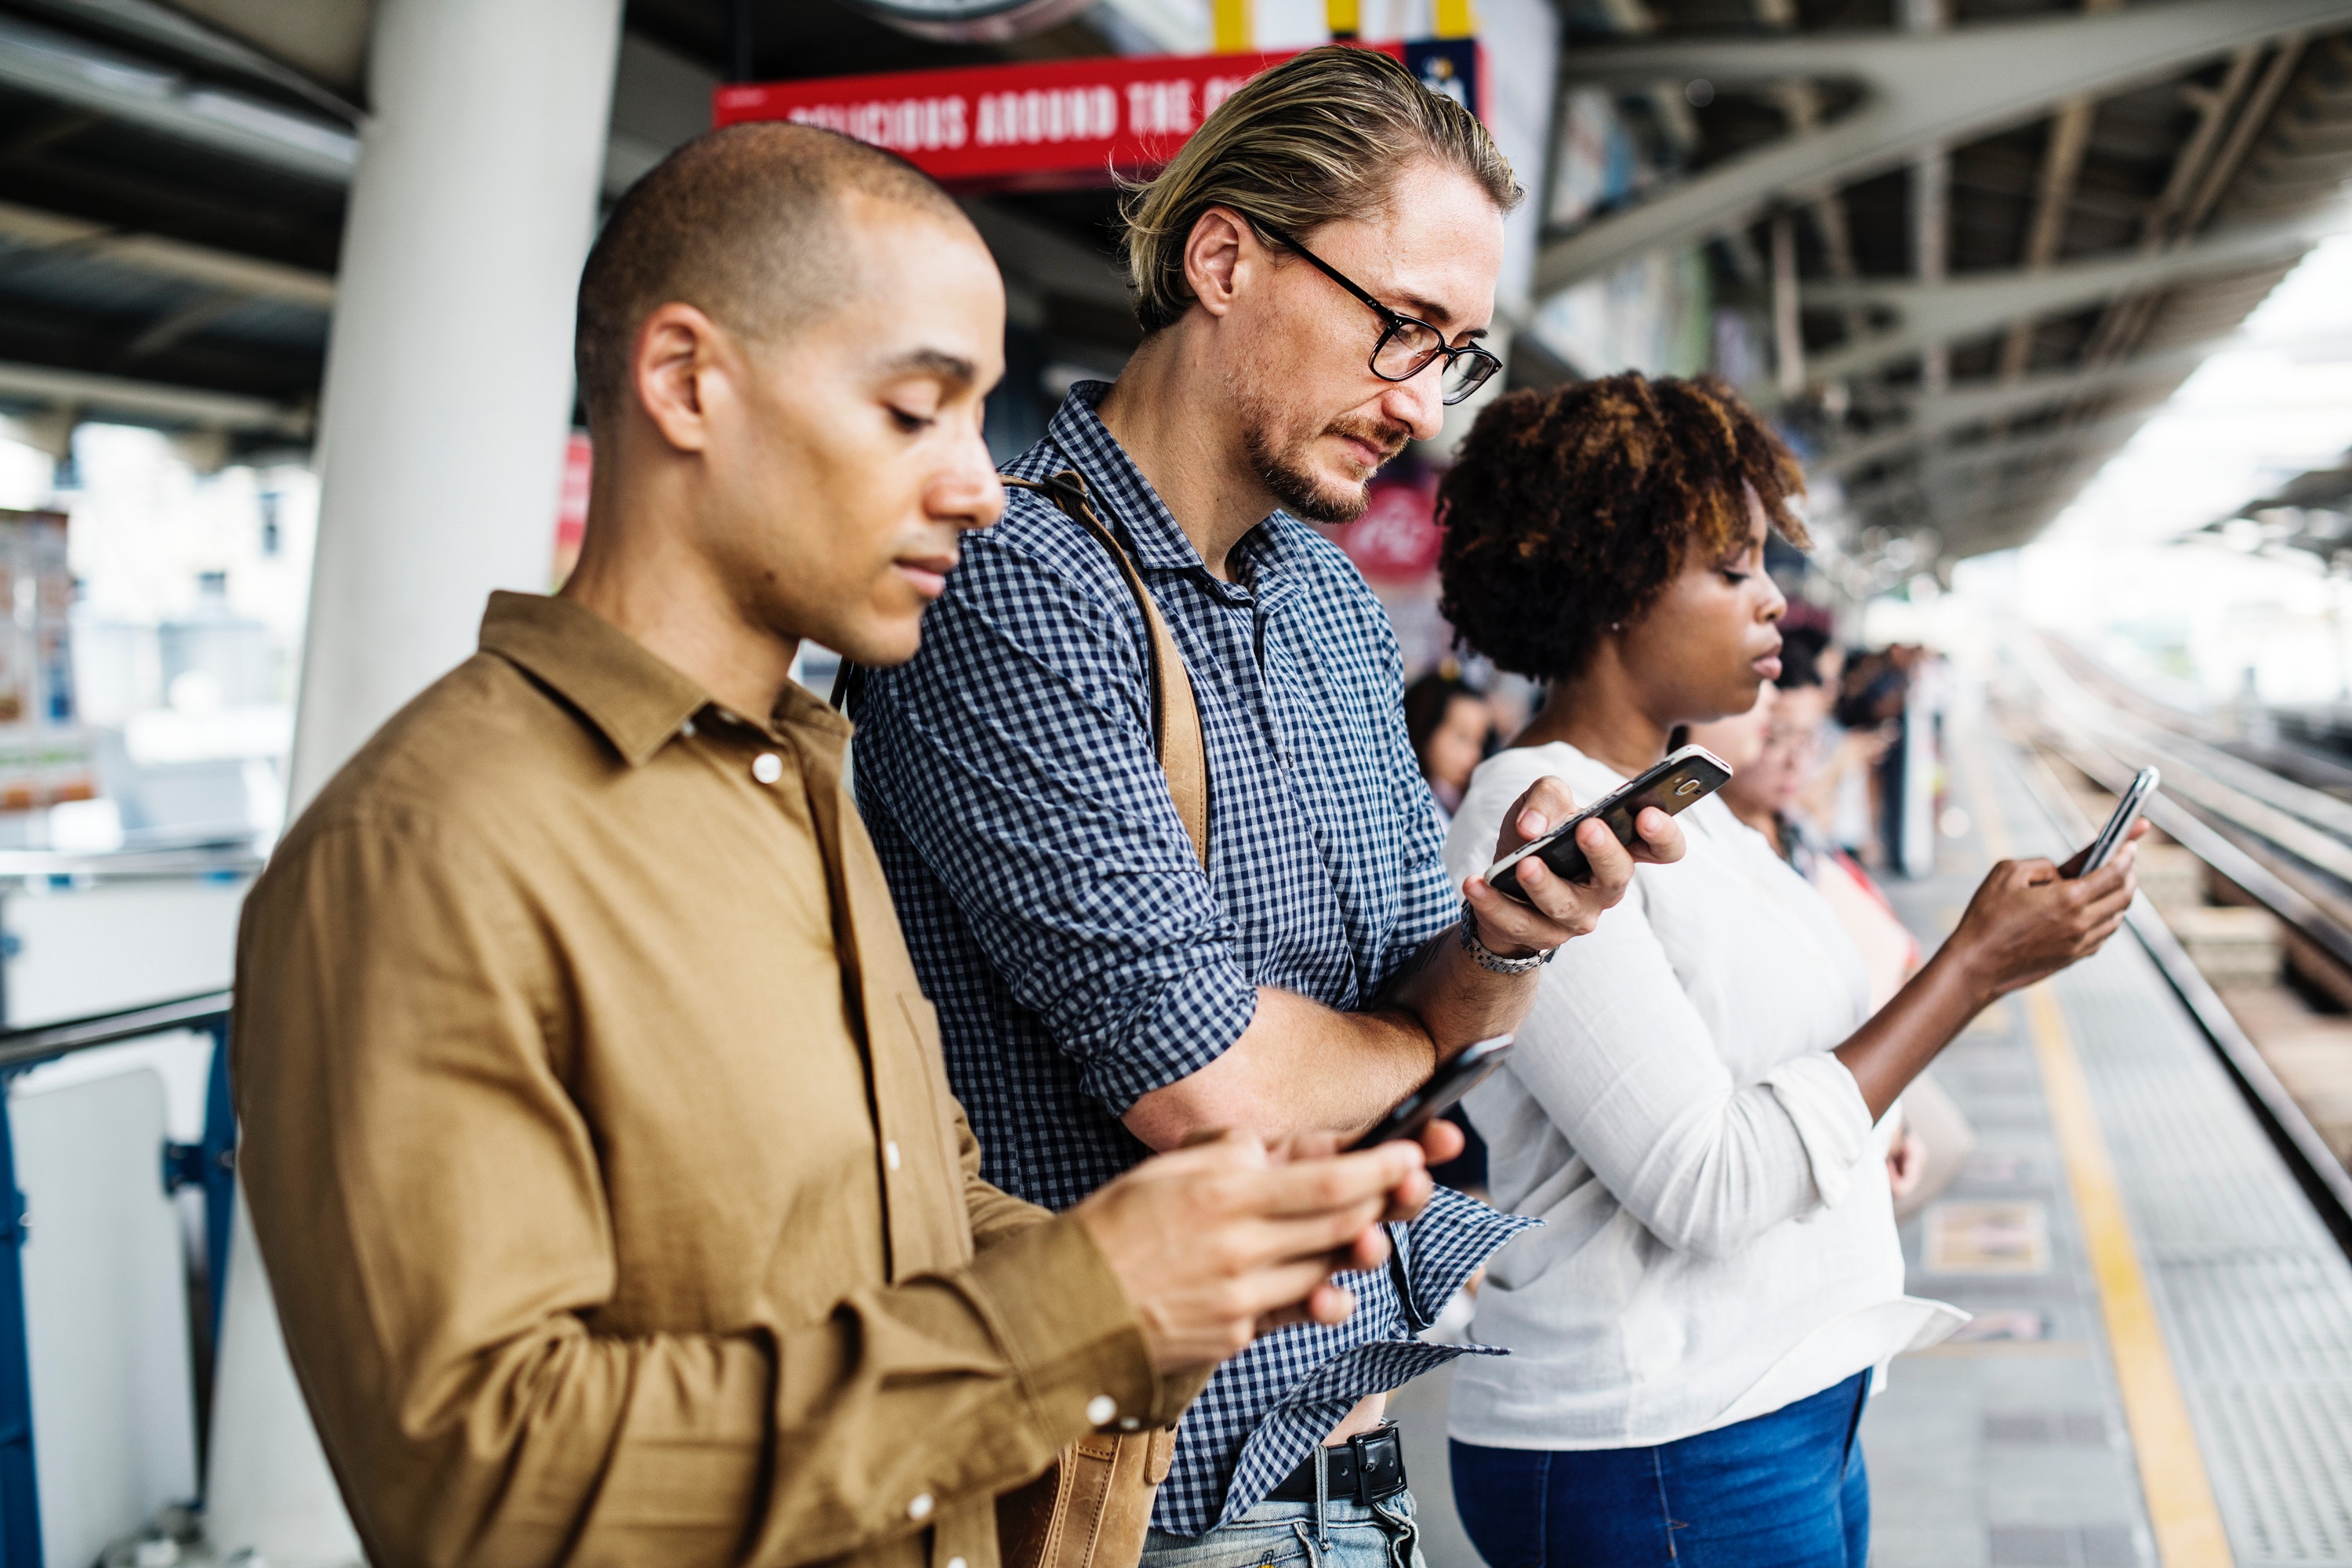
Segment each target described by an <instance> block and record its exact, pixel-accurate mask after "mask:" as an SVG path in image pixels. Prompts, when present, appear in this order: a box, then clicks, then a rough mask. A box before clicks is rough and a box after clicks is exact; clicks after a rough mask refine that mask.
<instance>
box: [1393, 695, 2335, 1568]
mask: <svg viewBox="0 0 2352 1568" xmlns="http://www.w3.org/2000/svg"><path fill="white" fill-rule="evenodd" d="M1946 763H1947V770H1948V784H1949V800H1950V804H1951V805H1952V806H1954V807H1956V808H1957V809H1958V811H1959V812H1961V813H1964V814H1965V818H1966V826H1965V828H1964V830H1963V831H1961V832H1959V833H1958V834H1957V835H1952V836H1948V837H1944V838H1943V840H1942V846H1941V850H1940V853H1939V857H1938V864H1937V874H1936V875H1935V876H1933V877H1930V878H1927V879H1918V880H1914V881H1910V882H1905V883H1898V884H1896V885H1895V886H1894V887H1893V888H1892V889H1890V895H1891V896H1892V898H1893V899H1894V900H1895V903H1896V905H1897V907H1898V909H1899V910H1900V912H1901V913H1902V914H1903V916H1904V918H1905V919H1906V921H1908V922H1909V923H1910V924H1911V925H1912V927H1913V928H1914V930H1916V931H1917V932H1918V933H1919V934H1920V937H1921V939H1922V941H1923V942H1930V943H1932V942H1934V941H1936V940H1937V939H1939V938H1940V937H1941V936H1942V935H1943V933H1944V932H1946V931H1948V930H1949V929H1950V928H1951V927H1952V925H1953V924H1955V923H1956V922H1957V921H1958V918H1959V915H1960V911H1961V909H1962V908H1963V906H1964V905H1965V904H1966V902H1967V900H1968V896H1969V892H1970V891H1971V890H1972V889H1974V887H1975V885H1976V883H1977V881H1978V880H1979V879H1980V878H1981V877H1982V876H1983V874H1984V871H1985V869H1986V868H1988V867H1989V866H1990V864H1991V863H1992V862H1993V861H1994V860H1997V859H2000V858H2006V857H2011V856H2025V855H2050V856H2053V858H2054V857H2063V855H2064V854H2067V853H2070V852H2071V851H2072V850H2073V848H2074V847H2075V845H2076V844H2077V843H2078V842H2079V840H2080V838H2081V837H2084V836H2086V832H2087V830H2086V829H2085V828H2084V826H2083V825H2082V823H2081V821H2080V820H2079V817H2078V815H2077V813H2076V812H2075V809H2074V806H2073V805H2072V803H2071V801H2070V799H2069V797H2068V795H2066V793H2065V791H2064V790H2063V789H2062V788H2060V787H2059V785H2058V783H2057V781H2056V780H2055V779H2054V778H2053V776H2052V775H2051V774H2050V773H2049V771H2048V770H2047V768H2046V766H2045V764H2044V763H2042V761H2041V760H2040V759H2039V757H2038V756H2037V755H2036V754H2035V753H2034V752H2032V751H2031V750H2029V749H2027V748H2026V747H2024V746H2023V745H2021V744H2020V743H2017V742H2012V741H2011V739H2010V738H2008V737H2007V736H2006V735H2005V734H2003V733H2001V732H2000V731H1997V730H1996V729H1994V728H1992V727H1991V725H1990V721H1982V720H1979V721H1976V722H1958V721H1956V722H1955V723H1954V724H1953V725H1952V726H1951V727H1950V731H1949V733H1948V736H1947V750H1946ZM1951 826H1956V827H1958V826H1961V824H1960V822H1959V820H1958V819H1954V820H1953V822H1952V823H1951ZM2201 984H2202V982H2201V981H2200V980H2199V979H2198V978H2196V975H2195V972H2194V971H2193V970H2189V969H2188V968H2187V966H2186V963H2185V961H2184V960H2183V959H2182V958H2181V955H2180V951H2179V947H2178V945H2177V944H2173V943H2171V941H2170V938H2169V936H2168V934H2167V932H2166V931H2165V928H2164V926H2163V925H2162V923H2161V921H2159V920H2158V917H2157V915H2156V913H2155V911H2154V910H2153V909H2152V908H2149V907H2147V905H2146V903H2145V900H2143V903H2142V906H2141V908H2140V909H2139V910H2137V911H2136V913H2135V917H2134V924H2133V926H2132V927H2131V928H2129V929H2127V930H2126V931H2125V932H2123V933H2120V934H2119V935H2118V936H2117V938H2116V941H2114V942H2111V943H2109V944H2108V946H2107V948H2106V949H2105V951H2104V952H2101V953H2100V954H2099V955H2098V957H2096V958H2095V959H2094V960H2092V961H2090V962H2088V963H2084V964H2082V965H2079V966H2077V967H2076V968H2075V969H2074V970H2072V971H2070V972H2068V973H2065V974H2063V975H2061V976H2059V977H2058V978H2057V979H2056V980H2055V981H2053V982H2051V983H2048V984H2043V985H2040V986H2036V987H2033V988H2032V989H2030V990H2028V991H2025V992H2022V993H2020V994H2016V995H2013V996H2011V997H2009V998H2006V999H2005V1000H2003V1001H2002V1002H2000V1004H1998V1005H1995V1006H1994V1007H1993V1008H1991V1009H1990V1010H1989V1011H1988V1012H1987V1013H1986V1014H1984V1015H1983V1016H1981V1017H1980V1018H1979V1019H1978V1021H1977V1022H1976V1023H1975V1024H1974V1025H1973V1026H1971V1027H1970V1028H1969V1030H1968V1032H1967V1033H1966V1034H1965V1035H1963V1036H1962V1037H1961V1038H1960V1039H1959V1040H1958V1041H1956V1042H1955V1043H1954V1044H1953V1045H1952V1047H1950V1048H1949V1049H1948V1051H1947V1052H1946V1053H1945V1055H1944V1057H1943V1058H1941V1060H1940V1062H1939V1063H1938V1065H1937V1069H1936V1073H1937V1079H1938V1081H1939V1082H1940V1083H1941V1084H1942V1086H1943V1087H1944V1088H1945V1089H1947V1090H1948V1091H1949V1093H1950V1094H1951V1096H1952V1097H1953V1099H1954V1100H1957V1101H1958V1104H1959V1106H1960V1108H1961V1110H1964V1111H1965V1112H1966V1113H1967V1115H1968V1118H1969V1121H1970V1122H1971V1123H1972V1124H1973V1126H1974V1128H1975V1131H1976V1138H1977V1142H1976V1145H1975V1148H1974V1150H1973V1152H1971V1153H1970V1155H1969V1159H1968V1162H1967V1164H1966V1166H1965V1168H1964V1170H1963V1171H1962V1172H1961V1173H1960V1175H1959V1176H1958V1179H1957V1180H1956V1181H1955V1182H1954V1183H1953V1184H1952V1185H1951V1186H1950V1187H1949V1188H1948V1190H1947V1191H1945V1192H1944V1193H1943V1194H1941V1195H1940V1196H1939V1197H1938V1198H1937V1200H1936V1201H1935V1202H1934V1203H1932V1204H1930V1205H1927V1207H1926V1208H1925V1209H1924V1210H1923V1211H1922V1212H1921V1213H1920V1214H1919V1215H1916V1216H1915V1217H1913V1218H1912V1219H1911V1220H1909V1221H1908V1222H1906V1225H1905V1226H1904V1228H1903V1242H1904V1251H1905V1258H1906V1264H1907V1267H1908V1272H1909V1289H1911V1291H1912V1292H1913V1293H1914V1294H1916V1295H1923V1296H1931V1297H1935V1298H1937V1299H1940V1300H1947V1301H1950V1302H1953V1303H1955V1304H1956V1305H1958V1306H1960V1307H1962V1308H1965V1309H1966V1310H1969V1311H1970V1312H1972V1313H1974V1314H1976V1317H1975V1320H1974V1321H1972V1322H1971V1323H1970V1324H1969V1326H1968V1328H1967V1329H1965V1330H1963V1331H1962V1332H1961V1335H1960V1336H1959V1337H1958V1338H1957V1339H1955V1340H1954V1341H1953V1342H1948V1343H1946V1344H1943V1345H1940V1346H1937V1347H1936V1348H1935V1349H1933V1350H1929V1351H1927V1352H1921V1353H1919V1354H1916V1355H1910V1356H1906V1357H1903V1358H1901V1359H1900V1360H1898V1361H1897V1362H1896V1363H1895V1364H1894V1366H1893V1367H1892V1368H1891V1369H1890V1372H1889V1375H1888V1377H1887V1379H1886V1383H1885V1387H1884V1389H1883V1390H1882V1391H1881V1393H1880V1394H1879V1395H1878V1397H1877V1398H1875V1399H1874V1400H1873V1401H1872V1404H1871V1406H1870V1410H1869V1414H1868V1415H1867V1416H1866V1418H1865V1420H1864V1428H1863V1434H1864V1445H1865V1451H1866V1453H1867V1455H1868V1459H1869V1464H1870V1469H1871V1483H1872V1486H1871V1491H1872V1509H1873V1515H1874V1519H1873V1549H1872V1553H1871V1562H1872V1563H1873V1565H1874V1568H2044V1565H2047V1568H2138V1565H2146V1568H2221V1565H2225V1564H2234V1565H2236V1568H2273V1565H2280V1568H2284V1565H2285V1564H2290V1563H2294V1564H2305V1563H2352V1265H2347V1260H2346V1255H2345V1252H2344V1249H2343V1247H2341V1246H2339V1244H2338V1242H2337V1239H2336V1234H2335V1233H2334V1232H2332V1231H2331V1228H2330V1226H2329V1224H2328V1223H2327V1221H2326V1219H2325V1218H2323V1210H2322V1209H2321V1208H2320V1207H2319V1206H2317V1205H2315V1203H2314V1201H2313V1199H2312V1197H2311V1196H2309V1195H2307V1193H2306V1187H2305V1180H2308V1179H2309V1178H2308V1177H2307V1176H2306V1177H2305V1178H2303V1179H2299V1177H2298V1174H2297V1167H2296V1166H2295V1164H2294V1163H2292V1161H2291V1159H2290V1158H2289V1157H2288V1154H2291V1153H2292V1151H2291V1150H2290V1151H2289V1152H2288V1153H2285V1154H2283V1152H2282V1147H2281V1141H2282V1139H2283V1137H2284V1134H2283V1133H2282V1132H2281V1131H2279V1130H2278V1128H2277V1126H2276V1123H2275V1121H2269V1120H2266V1119H2265V1118H2264V1117H2263V1115H2260V1114H2258V1113H2257V1110H2255V1108H2254V1103H2253V1102H2252V1100H2250V1097H2249V1095H2248V1094H2247V1093H2246V1092H2245V1091H2244V1090H2242V1088H2241V1085H2240V1082H2239V1081H2238V1080H2237V1079H2235V1078H2233V1076H2232V1072H2231V1068H2230V1067H2229V1066H2228V1065H2227V1063H2226V1060H2225V1058H2224V1056H2223V1055H2222V1054H2221V1052H2220V1051H2218V1050H2217V1048H2216V1044H2215V1041H2214V1039H2213V1038H2212V1037H2211V1036H2210V1033H2209V1028H2210V1022H2211V1018H2212V1013H2211V1009H2212V1008H2214V1007H2215V1006H2217V1005H2218V1003H2217V1002H2216V1001H2215V999H2214V997H2213V995H2212V994H2211V993H2210V990H2209V991H2205V992H2203V993H2201V994H2200V992H2199V990H2198V988H2199V987H2200V985H2201ZM2200 1009H2203V1011H2202V1012H2201V1013H2200ZM2224 1027H2225V1028H2226V1024H2225V1025H2224ZM2307 1146H2308V1144H2307V1141H2306V1148H2307ZM1445 1392H1446V1391H1445V1388H1444V1379H1443V1377H1442V1376H1441V1377H1434V1378H1429V1379H1424V1380H1423V1381H1422V1382H1421V1383H1419V1384H1414V1385H1413V1386H1412V1387H1411V1388H1409V1389H1407V1390H1406V1391H1404V1393H1403V1394H1402V1395H1400V1397H1399V1401H1398V1404H1399V1405H1400V1409H1401V1417H1400V1418H1401V1420H1402V1422H1403V1424H1404V1425H1405V1426H1406V1441H1407V1455H1408V1459H1409V1462H1410V1463H1411V1464H1412V1475H1413V1480H1414V1486H1415V1491H1416V1493H1417V1495H1418V1496H1419V1497H1420V1498H1421V1500H1422V1502H1423V1509H1424V1511H1425V1515H1426V1517H1427V1520H1428V1527H1427V1537H1428V1539H1427V1542H1426V1545H1427V1550H1428V1554H1429V1559H1430V1562H1431V1564H1432V1568H1477V1564H1478V1558H1477V1556H1476V1554H1475V1552H1473V1551H1472V1549H1471V1548H1470V1546H1469V1544H1468V1542H1467V1541H1466V1540H1465V1538H1464V1537H1463V1536H1462V1535H1461V1533H1460V1530H1459V1526H1458V1523H1457V1522H1456V1521H1454V1518H1453V1516H1452V1511H1451V1500H1450V1497H1449V1495H1448V1489H1447V1487H1446V1485H1445V1480H1444V1469H1445V1458H1444V1405H1445Z"/></svg>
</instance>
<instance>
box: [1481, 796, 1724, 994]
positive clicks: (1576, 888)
mask: <svg viewBox="0 0 2352 1568" xmlns="http://www.w3.org/2000/svg"><path fill="white" fill-rule="evenodd" d="M1575 815H1576V800H1575V797H1574V796H1573V795H1570V793H1569V789H1568V785H1567V784H1563V783H1562V782H1560V781H1559V779H1556V778H1541V779H1538V780H1537V781H1536V782H1535V783H1534V784H1532V785H1530V786H1529V787H1528V792H1527V793H1526V794H1525V795H1521V796H1519V798H1518V799H1517V801H1516V802H1515V803H1513V805H1512V806H1511V809H1510V810H1509V811H1507V812H1505V813H1504V814H1503V830H1502V832H1501V833H1500V834H1498V835H1496V840H1495V858H1496V859H1497V860H1499V859H1501V858H1503V857H1504V856H1506V855H1507V854H1509V853H1510V852H1511V851H1512V850H1514V849H1517V847H1519V846H1520V845H1522V844H1525V843H1527V842H1528V841H1529V840H1530V839H1535V838H1540V837H1543V836H1544V835H1545V834H1546V833H1549V831H1551V828H1552V826H1553V825H1554V824H1556V823H1560V822H1565V821H1567V820H1568V819H1569V818H1570V817H1571V816H1575ZM1633 831H1634V833H1635V834H1636V835H1638V837H1637V838H1636V839H1635V841H1634V844H1633V847H1632V848H1630V849H1629V848H1627V847H1625V846H1624V845H1622V844H1620V843H1618V842H1617V836H1616V835H1615V834H1613V833H1612V832H1610V831H1609V828H1608V826H1607V825H1605V824H1604V823H1602V822H1601V819H1600V818H1598V817H1594V818H1592V819H1591V820H1590V821H1588V822H1585V823H1583V824H1582V825H1580V826H1579V827H1578V828H1577V830H1576V843H1577V847H1579V848H1580V849H1582V850H1583V851H1584V858H1585V859H1586V860H1587V861H1588V862H1590V863H1591V867H1592V874H1591V876H1590V877H1589V878H1587V879H1585V880H1583V881H1580V882H1571V881H1570V880H1569V879H1566V878H1565V877H1562V876H1560V875H1559V873H1558V872H1556V871H1554V870H1553V869H1552V868H1550V867H1549V866H1547V865H1545V864H1544V863H1543V858H1542V857H1541V856H1538V855H1530V856H1528V858H1526V859H1524V860H1522V861H1520V862H1519V864H1518V873H1519V891H1521V892H1522V893H1525V894H1526V895H1527V896H1528V900H1530V901H1529V902H1528V903H1524V904H1523V903H1521V902H1519V900H1517V899H1514V898H1512V897H1511V896H1509V895H1508V894H1507V893H1498V892H1496V890H1495V889H1492V888H1490V887H1488V886H1487V885H1486V878H1484V877H1473V878H1471V879H1468V880H1467V881H1465V883H1463V885H1462V896H1463V897H1464V898H1465V899H1467V900H1469V902H1470V910H1471V913H1473V914H1474V915H1475V916H1476V917H1477V919H1478V940H1479V942H1482V943H1484V944H1485V946H1486V951H1487V952H1492V953H1495V954H1496V956H1498V957H1503V958H1518V957H1522V956H1524V955H1526V954H1528V953H1532V952H1549V951H1551V950H1552V949H1553V948H1555V947H1558V946H1559V945H1560V943H1562V942H1568V941H1570V939H1572V938H1575V937H1580V936H1582V935H1584V934H1585V933H1586V932H1587V931H1591V929H1592V928H1593V927H1594V926H1595V925H1597V924H1598V923H1600V920H1601V915H1602V914H1603V913H1605V912H1606V911H1607V910H1611V909H1612V908H1614V907H1615V906H1616V903H1617V901H1618V900H1620V899H1622V898H1623V897H1624V896H1625V889H1627V888H1629V887H1631V886H1633V868H1634V867H1635V866H1636V865H1640V864H1645V863H1646V864H1651V865H1664V864H1665V863H1666V862H1668V861H1673V860H1679V859H1681V858H1683V830H1682V829H1681V827H1679V826H1676V825H1675V819H1674V818H1673V817H1671V816H1667V815H1666V814H1665V813H1664V812H1663V811H1660V810H1659V809H1658V808H1657V807H1655V806H1651V807H1648V808H1647V809H1645V810H1644V811H1643V813H1642V814H1641V815H1640V816H1637V817H1635V818H1634V819H1633Z"/></svg>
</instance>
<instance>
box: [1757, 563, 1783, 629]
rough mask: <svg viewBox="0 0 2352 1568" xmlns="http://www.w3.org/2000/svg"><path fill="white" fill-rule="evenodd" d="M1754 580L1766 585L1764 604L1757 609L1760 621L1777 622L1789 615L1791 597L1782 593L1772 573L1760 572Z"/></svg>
mask: <svg viewBox="0 0 2352 1568" xmlns="http://www.w3.org/2000/svg"><path fill="white" fill-rule="evenodd" d="M1753 580H1754V581H1756V582H1758V583H1760V584H1763V585H1764V594H1763V603H1762V604H1761V605H1759V606H1758V608H1757V618H1758V619H1759V620H1762V621H1777V620H1779V619H1780V617H1781V616H1785V615H1787V614H1788V613H1789V595H1786V594H1783V593H1782V592H1780V584H1778V583H1775V582H1774V581H1772V574H1770V573H1769V572H1759V573H1757V574H1756V576H1755V578H1754V579H1753Z"/></svg>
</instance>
